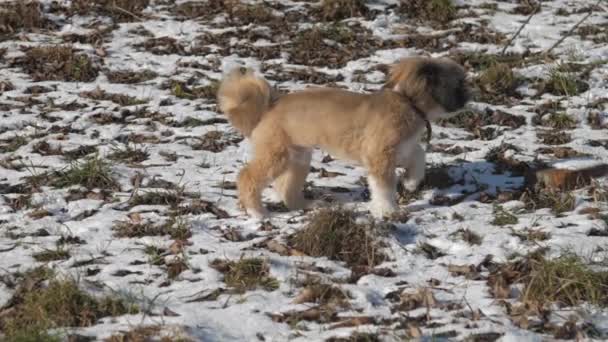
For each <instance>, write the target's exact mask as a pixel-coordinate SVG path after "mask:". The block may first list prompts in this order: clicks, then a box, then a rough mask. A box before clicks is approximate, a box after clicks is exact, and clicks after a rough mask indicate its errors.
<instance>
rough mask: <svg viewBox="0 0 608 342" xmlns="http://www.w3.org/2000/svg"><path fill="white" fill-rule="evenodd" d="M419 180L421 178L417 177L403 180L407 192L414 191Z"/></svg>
mask: <svg viewBox="0 0 608 342" xmlns="http://www.w3.org/2000/svg"><path fill="white" fill-rule="evenodd" d="M421 182H422V180H418V179H406V180H404V181H403V187H404V188H405V190H407V191H409V192H415V191H416V190H417V189H418V186H419V185H420V183H421Z"/></svg>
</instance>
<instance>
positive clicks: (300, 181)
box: [273, 147, 312, 210]
mask: <svg viewBox="0 0 608 342" xmlns="http://www.w3.org/2000/svg"><path fill="white" fill-rule="evenodd" d="M289 152H290V153H289V165H288V166H287V169H286V170H285V172H283V173H282V174H281V175H280V176H279V177H278V178H277V179H276V180H275V182H274V184H273V186H274V189H275V190H276V191H277V193H278V194H279V196H280V197H281V199H282V200H283V202H284V203H285V206H287V208H289V209H290V210H296V209H302V208H304V207H305V206H306V200H305V199H304V195H303V193H302V189H303V188H304V184H305V183H306V177H307V176H308V172H309V171H310V160H311V157H312V150H311V149H308V148H304V147H291V148H289Z"/></svg>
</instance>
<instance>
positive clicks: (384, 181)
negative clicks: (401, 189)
mask: <svg viewBox="0 0 608 342" xmlns="http://www.w3.org/2000/svg"><path fill="white" fill-rule="evenodd" d="M368 183H369V190H370V194H371V201H370V208H369V210H370V212H371V214H372V216H374V217H375V218H383V217H385V216H389V215H391V214H392V213H393V212H395V210H397V203H396V201H395V195H396V180H395V173H394V170H393V171H392V173H391V174H390V175H389V174H384V175H378V174H370V175H369V177H368Z"/></svg>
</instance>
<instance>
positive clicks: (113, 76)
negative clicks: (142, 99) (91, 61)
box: [106, 70, 158, 84]
mask: <svg viewBox="0 0 608 342" xmlns="http://www.w3.org/2000/svg"><path fill="white" fill-rule="evenodd" d="M106 76H107V77H108V81H110V82H111V83H123V84H136V83H142V82H146V81H150V80H153V79H155V78H156V77H157V76H158V74H157V73H156V72H154V71H152V70H143V71H130V70H115V71H108V72H106Z"/></svg>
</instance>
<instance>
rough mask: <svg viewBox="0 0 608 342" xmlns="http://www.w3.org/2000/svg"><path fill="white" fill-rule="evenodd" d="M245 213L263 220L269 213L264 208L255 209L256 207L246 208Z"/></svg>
mask: <svg viewBox="0 0 608 342" xmlns="http://www.w3.org/2000/svg"><path fill="white" fill-rule="evenodd" d="M247 214H249V216H251V217H252V218H254V219H257V220H263V219H265V218H267V217H268V216H269V215H270V213H269V212H268V210H266V209H261V210H256V209H247Z"/></svg>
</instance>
